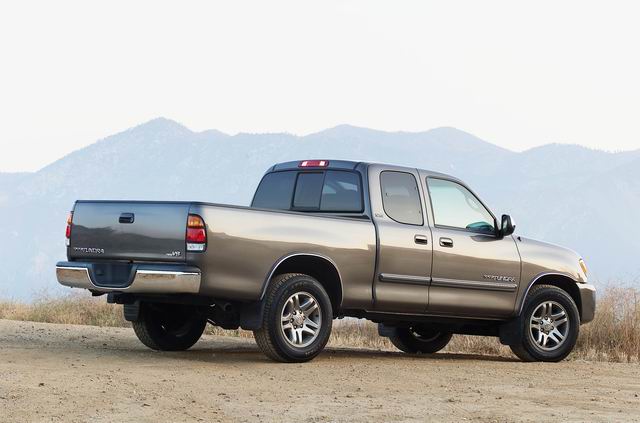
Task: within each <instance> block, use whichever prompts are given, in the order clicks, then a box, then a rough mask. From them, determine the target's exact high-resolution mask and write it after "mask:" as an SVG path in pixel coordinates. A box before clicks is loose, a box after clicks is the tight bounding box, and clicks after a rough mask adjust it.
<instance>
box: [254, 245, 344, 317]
mask: <svg viewBox="0 0 640 423" xmlns="http://www.w3.org/2000/svg"><path fill="white" fill-rule="evenodd" d="M284 273H303V274H305V275H309V276H311V277H313V278H315V279H316V280H318V282H320V284H321V285H322V286H323V288H324V289H325V290H326V291H327V294H328V295H329V299H330V300H331V307H332V308H333V313H334V315H335V314H337V312H338V310H339V309H340V307H341V305H342V298H343V287H342V277H341V275H340V271H339V270H338V266H337V265H336V263H335V262H334V261H333V260H331V259H330V258H329V257H326V256H323V255H321V254H315V253H292V254H288V255H286V256H284V257H282V258H280V259H279V260H278V261H277V262H276V263H275V264H274V266H273V267H272V269H271V270H270V271H269V274H268V275H267V276H266V278H265V281H264V283H263V287H262V293H261V294H260V300H261V301H262V299H263V298H264V296H265V293H266V292H267V288H268V287H269V283H270V282H271V280H272V279H273V278H274V276H277V275H281V274H284Z"/></svg>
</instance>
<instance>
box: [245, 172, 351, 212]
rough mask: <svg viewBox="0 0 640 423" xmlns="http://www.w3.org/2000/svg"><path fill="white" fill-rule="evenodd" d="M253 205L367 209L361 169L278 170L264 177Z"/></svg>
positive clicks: (319, 210) (328, 210) (301, 208)
mask: <svg viewBox="0 0 640 423" xmlns="http://www.w3.org/2000/svg"><path fill="white" fill-rule="evenodd" d="M273 175H279V176H278V177H273ZM252 206H253V207H259V208H267V209H281V210H296V211H315V212H334V213H360V212H362V211H363V201H362V183H361V182H360V176H359V175H358V174H357V173H355V172H348V171H340V170H328V171H324V172H297V171H285V172H274V173H270V174H267V175H266V176H265V177H264V178H263V179H262V182H261V183H260V186H259V187H258V190H257V192H256V196H255V198H254V200H253V203H252Z"/></svg>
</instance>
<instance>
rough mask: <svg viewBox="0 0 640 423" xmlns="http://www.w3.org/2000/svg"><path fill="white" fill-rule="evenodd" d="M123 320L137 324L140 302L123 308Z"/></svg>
mask: <svg viewBox="0 0 640 423" xmlns="http://www.w3.org/2000/svg"><path fill="white" fill-rule="evenodd" d="M123 312H124V320H126V321H127V322H137V321H138V320H139V319H140V301H134V302H133V303H131V304H125V305H124V306H123Z"/></svg>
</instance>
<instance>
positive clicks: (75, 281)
mask: <svg viewBox="0 0 640 423" xmlns="http://www.w3.org/2000/svg"><path fill="white" fill-rule="evenodd" d="M93 272H94V269H93V264H92V263H82V262H59V263H57V264H56V277H57V279H58V282H59V283H60V284H61V285H65V286H70V287H72V288H84V289H89V290H91V291H97V292H130V293H136V294H197V293H199V292H200V280H201V274H200V269H198V268H197V267H193V266H185V265H173V264H167V265H164V264H135V265H132V268H131V277H130V278H129V280H128V281H127V282H126V283H125V284H121V285H114V284H111V283H96V282H94V281H95V280H96V279H97V278H95V277H92V275H93Z"/></svg>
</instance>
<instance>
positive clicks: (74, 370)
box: [0, 320, 640, 423]
mask: <svg viewBox="0 0 640 423" xmlns="http://www.w3.org/2000/svg"><path fill="white" fill-rule="evenodd" d="M639 396H640V365H638V364H613V363H591V362H584V361H565V362H563V363H559V364H540V363H533V364H531V363H529V364H525V363H520V362H517V361H515V360H510V359H505V358H499V357H490V356H472V355H460V354H437V355H435V356H409V355H403V354H401V353H389V352H379V351H371V350H361V349H335V348H329V349H328V350H326V352H325V353H323V354H322V355H320V357H318V358H317V359H316V360H314V361H312V362H311V363H306V364H278V363H273V362H271V361H268V360H267V359H266V358H264V357H263V356H262V354H260V352H259V351H258V350H257V348H256V346H255V344H254V343H253V341H252V340H247V339H237V338H231V337H214V336H205V337H203V339H202V340H200V342H199V343H198V344H196V346H195V347H194V348H193V349H192V350H190V351H187V352H180V353H159V352H154V351H150V350H148V349H146V348H145V347H143V346H142V345H141V344H140V343H139V342H138V340H137V339H136V338H135V336H134V334H133V331H132V330H131V329H127V328H98V327H89V326H71V325H54V324H43V323H31V322H15V321H8V320H0V421H1V422H3V423H4V422H122V421H133V422H159V421H162V422H183V421H205V422H216V421H224V422H226V421H239V422H260V421H301V422H325V421H337V422H341V421H358V422H376V421H386V422H414V421H415V422H417V421H438V422H440V421H444V422H461V421H470V422H521V421H523V422H544V421H576V422H587V421H588V422H592V421H606V422H621V421H639V422H640V398H639Z"/></svg>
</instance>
